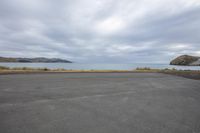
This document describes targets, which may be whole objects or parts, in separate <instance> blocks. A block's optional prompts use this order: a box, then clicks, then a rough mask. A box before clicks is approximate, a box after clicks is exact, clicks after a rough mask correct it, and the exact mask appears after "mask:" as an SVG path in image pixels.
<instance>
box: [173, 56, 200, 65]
mask: <svg viewBox="0 0 200 133" xmlns="http://www.w3.org/2000/svg"><path fill="white" fill-rule="evenodd" d="M170 65H182V66H200V57H197V56H190V55H181V56H179V57H177V58H175V59H174V60H172V61H171V62H170Z"/></svg>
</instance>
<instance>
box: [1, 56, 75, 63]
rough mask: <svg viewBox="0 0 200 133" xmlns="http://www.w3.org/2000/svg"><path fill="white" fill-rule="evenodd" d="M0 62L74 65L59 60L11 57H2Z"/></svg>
mask: <svg viewBox="0 0 200 133" xmlns="http://www.w3.org/2000/svg"><path fill="white" fill-rule="evenodd" d="M0 62H22V63H26V62H27V63H33V62H41V63H72V62H71V61H68V60H63V59H59V58H44V57H38V58H10V57H0Z"/></svg>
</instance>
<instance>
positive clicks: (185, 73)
mask: <svg viewBox="0 0 200 133" xmlns="http://www.w3.org/2000/svg"><path fill="white" fill-rule="evenodd" d="M112 72H113V73H114V72H116V73H164V74H171V75H176V76H182V77H185V78H191V79H198V80H200V71H199V70H177V69H175V68H172V69H168V68H166V69H152V68H149V67H142V68H136V69H134V70H68V69H48V68H30V67H14V68H9V67H5V66H0V74H17V73H24V74H26V73H112Z"/></svg>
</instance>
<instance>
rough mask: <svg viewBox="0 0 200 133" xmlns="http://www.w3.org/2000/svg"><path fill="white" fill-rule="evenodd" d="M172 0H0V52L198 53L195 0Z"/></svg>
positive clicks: (153, 57)
mask: <svg viewBox="0 0 200 133" xmlns="http://www.w3.org/2000/svg"><path fill="white" fill-rule="evenodd" d="M168 2H169V3H170V2H171V3H172V4H168V5H167V6H166V5H165V4H166V3H168ZM173 2H174V1H173V0H164V1H162V2H160V1H158V0H153V1H151V2H150V1H148V0H140V1H139V0H134V1H132V0H124V1H120V0H117V1H114V0H101V1H99V0H95V1H94V0H83V1H81V0H75V1H73V2H72V1H68V0H60V1H54V0H49V1H46V0H1V1H0V50H1V52H0V56H22V57H35V56H46V57H60V58H65V59H70V60H72V61H75V62H95V63H98V62H99V63H102V62H109V63H112V62H113V63H121V62H123V63H131V62H160V63H161V62H162V63H163V62H168V61H169V60H170V59H171V58H173V57H174V56H177V55H179V54H198V53H199V54H200V52H199V51H200V49H199V48H200V27H199V23H200V13H199V12H200V2H199V1H198V0H191V1H187V0H178V1H176V2H175V3H174V4H173Z"/></svg>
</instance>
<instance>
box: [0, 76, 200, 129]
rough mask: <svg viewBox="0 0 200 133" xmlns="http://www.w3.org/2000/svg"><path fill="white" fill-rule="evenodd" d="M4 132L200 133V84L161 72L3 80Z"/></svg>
mask: <svg viewBox="0 0 200 133" xmlns="http://www.w3.org/2000/svg"><path fill="white" fill-rule="evenodd" d="M0 133H200V81H199V80H192V79H186V78H183V77H176V76H172V75H167V74H160V73H62V74H59V73H58V74H56V73H53V74H10V75H0Z"/></svg>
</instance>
